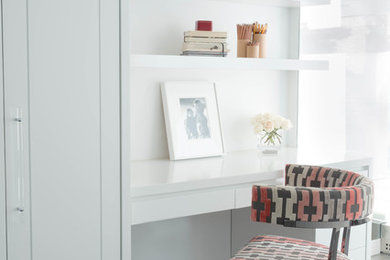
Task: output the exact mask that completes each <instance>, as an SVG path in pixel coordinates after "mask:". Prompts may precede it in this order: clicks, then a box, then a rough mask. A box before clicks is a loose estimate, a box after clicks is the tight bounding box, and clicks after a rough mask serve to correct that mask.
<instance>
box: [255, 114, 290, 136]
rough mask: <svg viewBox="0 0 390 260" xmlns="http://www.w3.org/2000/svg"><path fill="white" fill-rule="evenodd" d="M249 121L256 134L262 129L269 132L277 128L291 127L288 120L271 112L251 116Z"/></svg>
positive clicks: (286, 128)
mask: <svg viewBox="0 0 390 260" xmlns="http://www.w3.org/2000/svg"><path fill="white" fill-rule="evenodd" d="M251 123H252V125H253V127H254V132H255V133H256V134H260V133H262V132H263V131H265V132H267V133H269V132H272V131H274V130H279V129H284V130H288V129H290V128H291V127H292V124H291V121H290V120H288V119H286V118H284V117H282V116H279V115H273V114H271V113H264V114H258V115H256V116H254V117H253V118H252V120H251Z"/></svg>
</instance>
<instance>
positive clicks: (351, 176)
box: [251, 165, 373, 225]
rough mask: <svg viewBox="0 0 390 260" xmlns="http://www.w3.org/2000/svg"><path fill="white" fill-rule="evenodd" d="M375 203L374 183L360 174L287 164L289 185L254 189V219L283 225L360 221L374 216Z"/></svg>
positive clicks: (255, 186)
mask: <svg viewBox="0 0 390 260" xmlns="http://www.w3.org/2000/svg"><path fill="white" fill-rule="evenodd" d="M372 201H373V183H372V181H371V180H370V179H368V178H366V177H364V176H361V175H359V174H357V173H354V172H350V171H344V170H339V169H333V168H326V167H316V166H308V165H287V166H286V186H261V185H260V186H259V185H254V186H253V188H252V211H251V219H252V220H253V221H260V222H267V223H275V224H281V225H283V224H284V221H285V220H296V221H306V222H333V221H350V220H357V219H361V218H365V217H367V216H369V215H370V214H371V213H372Z"/></svg>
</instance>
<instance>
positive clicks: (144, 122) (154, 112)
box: [130, 0, 299, 160]
mask: <svg viewBox="0 0 390 260" xmlns="http://www.w3.org/2000/svg"><path fill="white" fill-rule="evenodd" d="M131 6H132V8H131V14H130V17H131V37H132V43H133V45H132V53H133V54H169V55H179V54H180V50H181V45H182V42H183V32H184V31H187V30H194V28H195V21H196V20H199V19H210V20H213V27H214V31H227V32H228V42H229V48H230V49H231V53H230V54H229V56H231V57H235V56H236V24H237V23H250V22H254V21H258V22H260V23H265V22H267V23H268V24H269V26H270V29H269V35H268V46H269V55H268V56H269V57H270V58H289V57H296V56H297V53H298V38H297V34H298V31H297V30H298V26H297V24H298V15H299V12H298V11H297V10H296V9H292V8H281V7H266V6H259V5H250V4H247V5H245V4H238V3H226V2H220V1H178V0H167V1H158V0H147V1H144V0H133V1H131ZM294 23H295V25H294ZM294 50H295V51H294ZM131 73H132V76H131V93H130V95H131V97H130V99H131V102H130V103H131V110H132V112H131V125H132V126H131V135H132V137H131V144H132V159H133V160H144V159H153V158H167V157H168V148H167V141H166V133H165V124H164V117H163V112H162V104H161V94H160V88H159V83H160V82H162V81H173V80H207V81H212V82H216V83H217V87H218V99H219V102H220V110H221V118H222V124H223V125H222V127H223V129H222V130H223V132H224V137H225V143H226V148H227V150H228V151H236V150H245V149H255V147H256V137H255V135H254V134H253V132H252V127H251V125H250V122H249V121H250V118H251V117H252V116H253V115H255V114H257V113H260V112H273V113H279V114H282V115H284V116H286V117H289V118H290V119H292V121H293V123H294V125H296V91H297V89H296V85H297V73H296V72H282V71H255V70H252V71H237V70H211V71H210V70H209V71H207V70H202V69H185V70H178V69H150V68H149V69H148V68H142V69H141V68H137V69H135V68H133V69H132V71H131ZM295 134H296V132H295V131H294V130H293V131H291V133H289V138H288V140H286V142H285V143H287V144H288V145H295V137H296V136H295Z"/></svg>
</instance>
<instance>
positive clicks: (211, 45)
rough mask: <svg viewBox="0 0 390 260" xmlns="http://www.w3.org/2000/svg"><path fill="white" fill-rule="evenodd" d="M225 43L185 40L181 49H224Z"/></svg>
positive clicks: (225, 47)
mask: <svg viewBox="0 0 390 260" xmlns="http://www.w3.org/2000/svg"><path fill="white" fill-rule="evenodd" d="M226 49H227V44H224V43H198V42H185V43H183V48H182V50H183V51H186V50H196V51H197V50H201V51H225V50H226Z"/></svg>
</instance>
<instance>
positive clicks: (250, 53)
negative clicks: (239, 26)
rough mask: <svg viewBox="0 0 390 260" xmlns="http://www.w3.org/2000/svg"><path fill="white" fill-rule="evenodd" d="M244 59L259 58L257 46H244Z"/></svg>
mask: <svg viewBox="0 0 390 260" xmlns="http://www.w3.org/2000/svg"><path fill="white" fill-rule="evenodd" d="M246 57H247V58H258V57H259V45H248V46H246Z"/></svg>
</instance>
